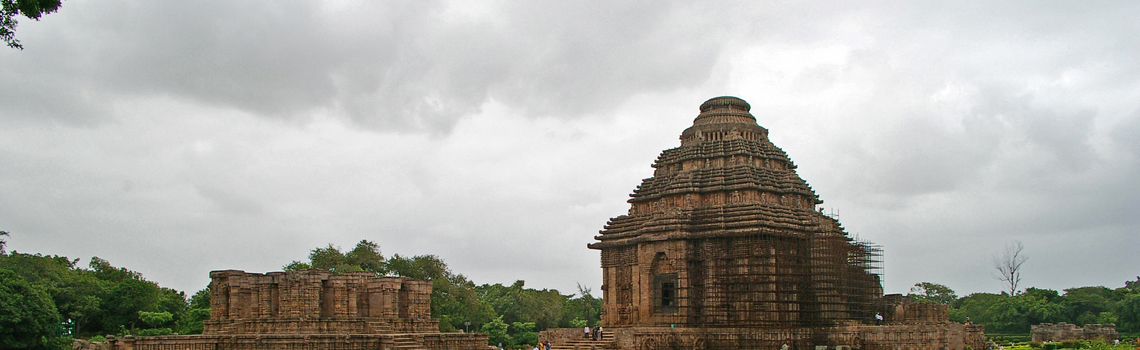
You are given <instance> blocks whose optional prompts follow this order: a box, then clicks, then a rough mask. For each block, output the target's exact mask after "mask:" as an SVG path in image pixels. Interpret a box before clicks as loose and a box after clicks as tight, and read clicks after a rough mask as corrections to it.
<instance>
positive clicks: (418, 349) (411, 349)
mask: <svg viewBox="0 0 1140 350" xmlns="http://www.w3.org/2000/svg"><path fill="white" fill-rule="evenodd" d="M392 343H394V344H395V345H396V349H399V350H427V348H424V346H423V344H420V343H419V342H417V341H416V340H415V339H414V338H412V336H411V335H407V334H396V335H395V336H393V337H392Z"/></svg>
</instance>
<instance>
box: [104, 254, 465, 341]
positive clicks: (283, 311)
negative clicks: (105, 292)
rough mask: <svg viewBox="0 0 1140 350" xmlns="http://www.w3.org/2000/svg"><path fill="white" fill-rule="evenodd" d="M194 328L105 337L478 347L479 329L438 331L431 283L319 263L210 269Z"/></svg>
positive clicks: (125, 339) (141, 339)
mask: <svg viewBox="0 0 1140 350" xmlns="http://www.w3.org/2000/svg"><path fill="white" fill-rule="evenodd" d="M210 279H211V282H210V319H209V320H208V321H206V322H205V329H204V330H203V332H202V334H201V335H173V336H157V337H131V336H127V337H124V338H113V339H108V342H107V343H108V344H110V346H109V348H110V350H252V349H296V350H301V349H313V350H316V349H344V350H366V349H367V350H449V349H456V350H475V349H479V350H485V349H486V348H487V335H486V334H464V333H440V332H439V320H438V319H433V318H431V315H430V310H431V304H430V303H431V299H430V297H429V296H430V295H431V289H432V285H431V282H428V281H417V280H412V279H408V278H404V277H377V276H376V274H375V273H371V272H350V273H345V274H334V273H330V272H328V271H325V270H304V271H296V272H270V273H264V274H261V273H248V272H244V271H238V270H222V271H213V272H210Z"/></svg>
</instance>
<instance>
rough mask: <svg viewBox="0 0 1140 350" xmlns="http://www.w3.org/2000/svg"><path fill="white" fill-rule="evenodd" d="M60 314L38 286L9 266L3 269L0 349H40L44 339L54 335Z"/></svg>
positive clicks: (0, 274)
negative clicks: (8, 268) (9, 268)
mask: <svg viewBox="0 0 1140 350" xmlns="http://www.w3.org/2000/svg"><path fill="white" fill-rule="evenodd" d="M58 322H59V313H58V312H56V309H55V304H53V303H52V301H51V297H49V296H48V293H47V292H46V291H44V288H43V287H42V286H39V285H35V284H31V283H28V281H26V280H24V278H23V277H20V275H18V274H16V273H15V272H12V271H11V270H7V269H0V348H2V349H35V348H41V347H43V346H45V345H46V344H43V341H42V340H43V339H46V338H54V337H55V334H54V332H55V326H56V324H57V323H58Z"/></svg>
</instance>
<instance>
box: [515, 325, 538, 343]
mask: <svg viewBox="0 0 1140 350" xmlns="http://www.w3.org/2000/svg"><path fill="white" fill-rule="evenodd" d="M511 330H513V331H514V332H513V333H512V334H511V343H512V345H514V346H516V347H517V346H521V345H528V346H529V345H536V344H538V332H535V331H534V322H514V323H511Z"/></svg>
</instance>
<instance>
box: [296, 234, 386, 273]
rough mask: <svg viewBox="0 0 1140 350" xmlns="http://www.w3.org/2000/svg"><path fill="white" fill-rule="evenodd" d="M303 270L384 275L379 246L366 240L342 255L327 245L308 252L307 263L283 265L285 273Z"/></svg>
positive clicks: (335, 248) (332, 246)
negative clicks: (363, 272)
mask: <svg viewBox="0 0 1140 350" xmlns="http://www.w3.org/2000/svg"><path fill="white" fill-rule="evenodd" d="M305 269H324V270H329V271H331V272H334V273H345V272H355V271H368V272H375V273H377V274H386V273H387V272H388V271H387V267H386V265H385V261H384V256H383V255H381V254H380V245H378V244H376V243H374V242H370V241H368V240H361V241H360V242H359V243H356V247H355V248H352V250H350V251H348V253H344V252H342V251H341V250H340V247H337V246H334V245H332V244H329V245H328V246H327V247H323V248H314V249H313V250H312V251H310V252H309V262H307V263H306V262H301V261H293V262H291V263H289V265H285V271H297V270H305Z"/></svg>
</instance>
